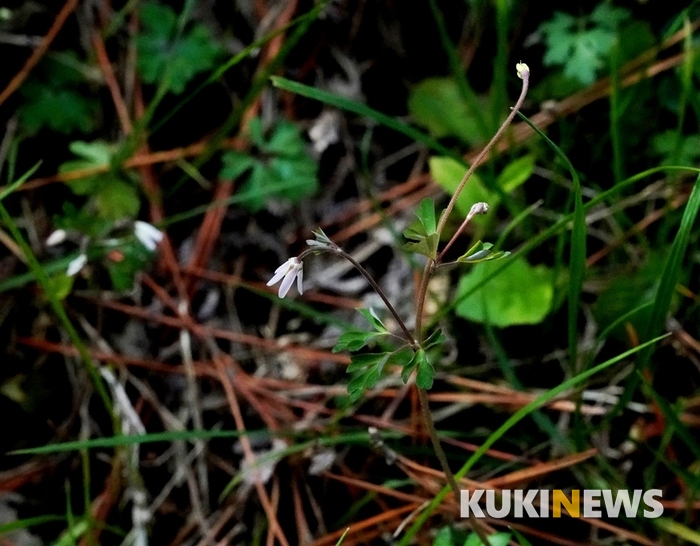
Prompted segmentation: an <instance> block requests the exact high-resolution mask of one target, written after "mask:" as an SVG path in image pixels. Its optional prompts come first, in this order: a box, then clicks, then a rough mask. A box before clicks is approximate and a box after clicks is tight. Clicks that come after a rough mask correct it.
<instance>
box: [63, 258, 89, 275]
mask: <svg viewBox="0 0 700 546" xmlns="http://www.w3.org/2000/svg"><path fill="white" fill-rule="evenodd" d="M86 263H87V256H86V255H85V254H81V255H80V256H78V257H77V258H75V259H74V260H73V261H71V263H69V264H68V269H66V275H68V276H69V277H73V276H74V275H76V274H77V273H78V272H79V271H80V270H81V269H82V268H83V267H85V264H86Z"/></svg>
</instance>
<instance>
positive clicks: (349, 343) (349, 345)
mask: <svg viewBox="0 0 700 546" xmlns="http://www.w3.org/2000/svg"><path fill="white" fill-rule="evenodd" d="M375 337H377V334H375V333H373V332H362V331H361V330H349V331H347V332H344V333H343V334H341V336H340V337H339V338H338V343H336V344H335V347H333V352H334V353H339V352H340V351H345V350H348V351H357V350H359V349H362V347H364V346H365V345H367V344H368V343H369V342H370V341H372V339H374V338H375Z"/></svg>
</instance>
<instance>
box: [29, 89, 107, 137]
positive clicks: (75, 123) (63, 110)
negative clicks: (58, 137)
mask: <svg viewBox="0 0 700 546" xmlns="http://www.w3.org/2000/svg"><path fill="white" fill-rule="evenodd" d="M28 87H29V89H30V90H26V91H25V92H24V95H25V101H24V102H23V104H22V105H21V106H20V107H19V109H18V113H19V117H20V120H21V122H22V125H24V127H26V128H27V130H28V131H29V132H32V133H35V132H37V131H38V130H39V129H41V128H42V127H48V128H49V129H51V130H53V131H56V132H58V133H63V134H70V133H73V132H76V131H79V132H82V133H87V132H89V131H91V130H92V129H93V128H94V127H95V122H96V120H97V107H96V104H95V103H94V101H92V100H90V99H87V98H85V97H84V96H83V95H81V94H80V93H78V92H76V91H73V90H71V89H55V88H51V87H50V86H49V85H43V84H34V85H31V84H30V85H29V86H28ZM23 89H25V88H24V87H23Z"/></svg>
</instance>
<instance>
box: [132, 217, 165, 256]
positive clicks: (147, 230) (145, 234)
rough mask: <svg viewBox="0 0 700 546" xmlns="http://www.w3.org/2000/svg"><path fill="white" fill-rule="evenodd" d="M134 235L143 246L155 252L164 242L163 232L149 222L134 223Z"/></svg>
mask: <svg viewBox="0 0 700 546" xmlns="http://www.w3.org/2000/svg"><path fill="white" fill-rule="evenodd" d="M134 234H135V235H136V238H137V239H138V240H139V241H141V244H142V245H143V246H145V247H146V248H147V249H148V250H150V251H151V252H153V251H154V250H155V249H156V246H158V243H160V242H161V241H162V240H163V232H162V231H160V230H159V229H158V228H156V227H154V226H152V225H151V224H149V223H147V222H141V221H140V220H137V221H136V222H134Z"/></svg>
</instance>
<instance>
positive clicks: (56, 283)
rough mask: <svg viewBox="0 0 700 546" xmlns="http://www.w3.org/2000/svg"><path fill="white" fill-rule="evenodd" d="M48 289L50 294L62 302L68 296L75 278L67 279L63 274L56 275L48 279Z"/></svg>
mask: <svg viewBox="0 0 700 546" xmlns="http://www.w3.org/2000/svg"><path fill="white" fill-rule="evenodd" d="M48 280H49V287H50V290H51V292H52V293H53V294H54V296H56V299H58V300H64V299H66V297H68V294H70V291H71V289H72V288H73V281H74V280H75V277H69V276H68V275H66V274H65V273H63V272H61V273H58V274H57V275H53V276H52V277H49V279H48Z"/></svg>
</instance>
